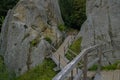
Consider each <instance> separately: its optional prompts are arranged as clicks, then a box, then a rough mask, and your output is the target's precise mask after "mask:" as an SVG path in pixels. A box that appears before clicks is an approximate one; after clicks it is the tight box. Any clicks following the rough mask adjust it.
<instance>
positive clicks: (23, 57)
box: [0, 0, 63, 75]
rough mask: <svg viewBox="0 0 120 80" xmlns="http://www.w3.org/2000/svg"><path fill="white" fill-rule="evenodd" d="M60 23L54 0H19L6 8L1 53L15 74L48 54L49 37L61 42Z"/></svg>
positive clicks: (59, 14)
mask: <svg viewBox="0 0 120 80" xmlns="http://www.w3.org/2000/svg"><path fill="white" fill-rule="evenodd" d="M60 24H63V21H62V18H61V13H60V9H59V5H58V1H57V0H20V1H19V2H18V4H17V5H16V6H15V7H14V8H13V9H12V10H9V11H8V14H7V16H6V18H5V21H4V24H3V26H2V31H1V41H0V43H1V45H0V51H1V53H0V55H3V56H4V61H5V64H6V65H7V67H8V69H9V70H10V71H14V72H15V73H16V74H17V75H20V74H23V73H24V72H25V71H27V70H29V69H30V68H32V67H34V66H36V65H38V64H40V63H41V62H42V61H43V60H44V58H45V56H46V55H47V54H48V53H49V47H50V45H49V43H48V42H47V41H46V38H49V39H50V40H51V41H52V43H53V44H56V41H57V42H60V41H61V39H62V34H61V32H60V31H59V30H58V28H57V26H58V25H60Z"/></svg>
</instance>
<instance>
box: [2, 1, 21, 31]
mask: <svg viewBox="0 0 120 80" xmlns="http://www.w3.org/2000/svg"><path fill="white" fill-rule="evenodd" d="M18 1H19V0H0V31H1V27H2V23H3V20H4V17H5V16H6V14H7V12H8V10H9V9H12V8H13V7H14V6H15V5H16V3H17V2H18Z"/></svg>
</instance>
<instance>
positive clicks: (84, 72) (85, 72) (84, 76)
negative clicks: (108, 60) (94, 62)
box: [83, 54, 88, 80]
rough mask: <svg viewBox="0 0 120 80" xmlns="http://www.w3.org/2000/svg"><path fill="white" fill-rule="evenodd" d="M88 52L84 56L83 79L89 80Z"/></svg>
mask: <svg viewBox="0 0 120 80" xmlns="http://www.w3.org/2000/svg"><path fill="white" fill-rule="evenodd" d="M87 61H88V58H87V54H85V56H84V64H83V80H87Z"/></svg>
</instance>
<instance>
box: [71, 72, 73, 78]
mask: <svg viewBox="0 0 120 80" xmlns="http://www.w3.org/2000/svg"><path fill="white" fill-rule="evenodd" d="M71 80H73V70H72V71H71Z"/></svg>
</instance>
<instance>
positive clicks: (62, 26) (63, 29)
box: [58, 24, 67, 31]
mask: <svg viewBox="0 0 120 80" xmlns="http://www.w3.org/2000/svg"><path fill="white" fill-rule="evenodd" d="M66 28H67V27H66V26H65V25H63V24H60V25H58V29H59V30H60V31H65V30H66Z"/></svg>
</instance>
